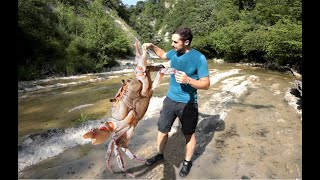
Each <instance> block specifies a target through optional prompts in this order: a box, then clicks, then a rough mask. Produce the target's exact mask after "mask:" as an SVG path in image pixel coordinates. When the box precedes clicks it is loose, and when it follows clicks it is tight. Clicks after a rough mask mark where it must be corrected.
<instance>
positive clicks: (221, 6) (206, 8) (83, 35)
mask: <svg viewBox="0 0 320 180" xmlns="http://www.w3.org/2000/svg"><path fill="white" fill-rule="evenodd" d="M106 12H108V13H106ZM115 15H116V16H119V17H121V18H122V19H123V20H124V21H125V22H127V23H128V24H129V25H130V26H131V27H132V28H133V29H134V30H135V31H136V32H137V34H138V36H139V37H138V38H139V39H140V41H141V42H152V43H155V44H157V45H158V46H160V47H162V48H163V49H164V50H169V49H170V48H171V42H170V41H171V40H170V39H171V37H170V36H171V33H172V32H173V30H174V29H175V28H177V27H179V26H185V27H190V28H191V29H192V31H193V33H194V39H193V41H192V45H193V47H194V48H196V49H198V50H199V51H201V52H202V53H203V54H205V55H206V56H207V58H214V57H219V58H224V59H226V60H227V61H229V62H238V61H257V62H268V63H276V64H278V65H285V64H290V65H292V66H294V67H296V68H297V70H298V71H299V72H301V70H302V59H303V57H302V2H301V0H281V1H275V0H146V1H138V2H137V4H136V5H135V6H130V7H128V6H126V5H124V4H123V3H122V1H121V0H90V1H87V0H18V28H17V37H18V40H19V43H18V51H19V53H18V54H19V58H18V80H31V79H35V78H42V77H44V76H49V75H53V74H61V75H71V74H76V73H87V72H99V71H102V70H103V69H104V68H106V67H111V66H114V65H116V61H115V58H118V57H125V56H127V55H132V54H133V53H132V47H131V46H132V44H130V38H129V37H128V34H126V33H124V32H123V31H122V30H119V28H118V27H117V26H116V25H115V22H114V19H113V17H114V16H115ZM136 32H133V34H136Z"/></svg>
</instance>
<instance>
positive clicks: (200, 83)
mask: <svg viewBox="0 0 320 180" xmlns="http://www.w3.org/2000/svg"><path fill="white" fill-rule="evenodd" d="M175 78H176V81H177V82H178V83H181V84H189V85H190V86H191V87H193V88H196V89H204V90H207V89H209V87H210V78H209V76H206V77H202V78H200V79H199V80H195V79H192V78H191V77H188V76H187V75H186V73H185V72H183V71H178V72H177V73H176V74H175Z"/></svg>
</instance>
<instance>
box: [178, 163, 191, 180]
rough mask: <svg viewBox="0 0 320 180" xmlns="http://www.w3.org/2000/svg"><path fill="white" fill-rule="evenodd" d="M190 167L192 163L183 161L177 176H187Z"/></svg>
mask: <svg viewBox="0 0 320 180" xmlns="http://www.w3.org/2000/svg"><path fill="white" fill-rule="evenodd" d="M191 166H192V162H191V161H186V160H184V161H183V163H182V168H181V170H180V174H179V175H180V176H181V177H184V176H186V175H188V174H189V172H190V169H191Z"/></svg>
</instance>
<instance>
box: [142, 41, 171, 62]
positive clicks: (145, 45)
mask: <svg viewBox="0 0 320 180" xmlns="http://www.w3.org/2000/svg"><path fill="white" fill-rule="evenodd" d="M142 48H144V49H152V50H153V51H154V52H155V53H156V55H157V56H159V57H160V58H161V59H168V58H167V56H166V54H167V53H166V52H165V51H164V50H163V49H161V48H159V47H158V46H156V45H154V44H152V43H143V45H142Z"/></svg>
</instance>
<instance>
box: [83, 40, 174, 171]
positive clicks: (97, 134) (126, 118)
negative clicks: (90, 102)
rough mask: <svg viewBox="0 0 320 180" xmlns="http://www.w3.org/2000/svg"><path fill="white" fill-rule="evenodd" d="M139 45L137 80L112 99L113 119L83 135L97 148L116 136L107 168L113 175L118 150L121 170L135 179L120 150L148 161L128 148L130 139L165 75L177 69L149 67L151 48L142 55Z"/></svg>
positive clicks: (131, 79) (109, 149) (125, 85)
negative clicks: (153, 76) (126, 167)
mask: <svg viewBox="0 0 320 180" xmlns="http://www.w3.org/2000/svg"><path fill="white" fill-rule="evenodd" d="M138 44H139V43H138V41H136V43H135V51H136V57H135V63H134V73H135V76H136V78H135V79H133V78H130V79H127V80H126V81H124V80H122V86H121V87H120V89H119V90H118V92H117V94H116V95H115V97H114V98H113V99H110V101H111V102H112V103H113V104H112V108H111V116H112V117H111V118H109V119H108V120H107V121H106V122H104V123H103V124H101V125H100V126H99V127H98V128H94V129H91V130H90V131H88V132H86V133H85V134H83V136H82V137H83V138H84V139H90V140H91V142H92V144H94V145H97V144H101V143H104V142H105V141H107V140H108V139H109V137H110V136H111V135H112V137H111V140H110V142H109V144H108V148H107V154H106V165H107V168H108V169H109V170H110V171H111V173H113V172H112V169H111V167H110V165H109V161H110V158H111V154H112V151H114V155H115V156H116V160H117V163H118V166H119V168H120V169H121V170H122V171H123V172H124V173H126V174H127V175H129V176H132V177H134V176H133V175H132V174H130V173H127V172H126V170H125V167H124V163H123V159H122V157H121V154H120V151H119V149H121V150H122V151H123V152H124V153H125V154H126V155H127V156H128V157H129V158H130V159H133V160H138V161H144V160H143V159H141V158H137V157H136V156H135V155H134V154H133V153H132V152H131V150H130V149H129V148H128V144H129V140H130V138H131V137H132V135H133V132H134V129H135V127H136V125H137V123H138V122H139V121H140V120H141V119H142V118H143V116H144V114H145V113H146V111H147V109H148V106H149V102H150V98H151V96H152V94H153V90H154V89H155V88H156V87H157V86H158V85H159V83H160V81H161V80H162V78H163V76H164V75H165V74H173V73H174V72H175V69H173V68H165V67H164V66H163V65H159V66H147V61H148V53H147V49H145V48H143V49H142V53H141V51H140V48H139V45H138ZM151 71H153V72H156V71H158V73H157V75H156V77H155V79H154V81H152V80H151V76H150V72H151Z"/></svg>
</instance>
